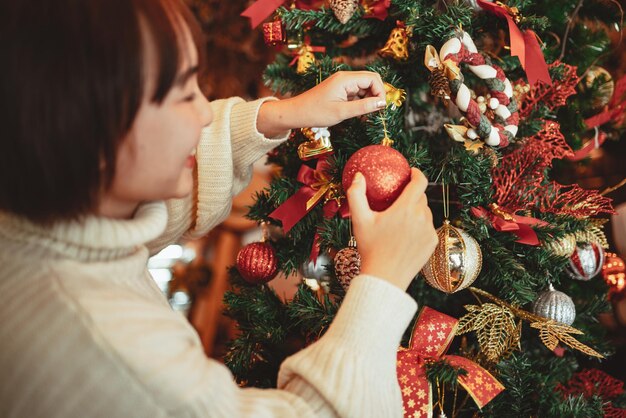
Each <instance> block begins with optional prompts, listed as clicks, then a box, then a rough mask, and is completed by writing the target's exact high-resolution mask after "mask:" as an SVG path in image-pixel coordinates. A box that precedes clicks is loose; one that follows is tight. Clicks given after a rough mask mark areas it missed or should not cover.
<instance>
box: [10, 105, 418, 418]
mask: <svg viewBox="0 0 626 418" xmlns="http://www.w3.org/2000/svg"><path fill="white" fill-rule="evenodd" d="M261 103H262V100H261V101H256V102H250V103H245V102H243V101H242V100H241V99H229V100H223V101H218V102H215V103H214V104H213V106H214V112H215V118H216V120H215V122H214V123H213V124H212V125H211V126H210V127H208V128H207V129H206V130H205V131H204V132H203V136H202V141H201V144H200V146H199V150H198V162H199V167H198V173H199V178H198V181H197V183H196V184H197V192H196V193H195V194H194V196H195V197H192V198H189V199H180V200H176V201H171V202H167V206H166V204H164V203H162V202H152V203H146V204H143V205H142V206H141V207H140V208H139V209H138V210H137V212H136V214H135V217H134V218H133V219H132V220H112V219H105V218H97V217H87V218H85V219H83V220H81V221H75V222H67V223H63V224H57V225H56V226H54V227H51V228H43V227H40V226H37V225H34V224H32V223H30V222H28V221H27V220H24V219H22V218H20V217H17V216H14V215H9V214H0V294H2V296H3V303H2V304H0V370H2V378H0V379H1V382H0V416H1V417H33V418H36V417H52V418H56V417H59V418H60V417H70V418H71V417H150V418H156V417H225V418H237V417H243V418H246V417H298V418H305V417H314V416H319V417H332V416H342V417H376V418H380V417H400V416H401V415H402V402H401V398H400V392H399V388H398V384H397V381H396V373H395V357H396V356H395V351H396V348H397V346H398V344H399V341H400V338H401V335H402V332H403V331H404V329H405V328H406V326H407V325H408V322H409V321H410V319H411V317H412V315H413V314H414V313H415V310H416V306H415V302H414V301H413V300H412V299H411V298H410V297H408V296H407V295H406V294H405V293H404V292H402V291H400V290H399V289H397V288H395V287H394V286H392V285H390V284H388V283H386V282H384V281H382V280H379V279H377V278H374V277H366V276H360V277H357V278H355V279H354V280H353V282H352V285H351V288H350V290H349V291H348V293H347V296H346V299H345V301H344V303H343V305H342V307H341V309H340V311H339V313H338V315H337V318H336V319H335V321H334V322H333V324H332V325H331V326H330V328H329V330H328V332H327V333H326V335H325V336H324V337H322V338H321V339H320V341H318V342H317V343H315V344H313V345H312V346H310V347H309V348H307V349H305V350H303V351H301V352H299V353H298V354H296V355H294V356H293V357H291V358H289V359H287V360H286V361H285V363H284V364H283V365H282V368H281V372H280V375H279V382H280V383H279V389H275V390H257V389H241V388H239V387H238V386H237V385H236V384H235V383H234V381H233V379H232V376H231V374H230V372H229V371H228V369H226V367H224V366H223V365H221V364H219V363H218V362H216V361H213V360H211V359H208V358H206V356H205V354H204V351H203V349H202V346H201V343H200V340H199V338H198V336H197V334H196V332H195V331H194V330H193V328H192V327H191V326H190V325H189V323H188V322H187V320H186V319H185V318H184V317H183V316H182V315H180V314H179V313H177V312H174V311H173V310H172V309H170V307H169V305H168V304H167V301H166V300H165V298H164V296H163V295H162V294H161V293H160V291H159V289H158V288H157V286H156V284H155V283H154V281H153V280H152V278H151V277H150V275H149V273H148V271H147V269H146V262H147V259H148V255H149V249H150V250H152V251H156V250H157V249H159V248H160V247H162V246H163V245H166V244H167V243H169V242H172V241H174V240H177V239H178V238H180V237H181V236H182V235H186V236H198V235H201V234H204V233H206V232H207V231H208V230H209V229H210V228H211V227H212V226H214V225H215V224H217V223H218V222H220V221H221V220H222V219H223V218H224V217H225V216H226V215H227V214H228V211H229V208H230V199H231V198H232V196H233V194H235V193H237V192H238V191H240V190H241V189H242V188H243V187H244V186H245V184H246V182H247V180H248V179H249V176H250V167H249V166H250V164H251V163H252V162H254V161H255V160H256V159H257V158H259V157H260V156H261V155H262V154H263V153H265V152H266V151H267V150H269V149H270V148H271V147H272V146H276V145H278V144H279V143H280V142H281V141H279V140H270V139H267V138H263V136H262V135H261V134H259V133H258V132H257V130H256V116H257V113H258V108H259V107H260V105H261ZM285 137H286V136H285ZM285 137H283V138H280V139H285ZM194 199H198V200H197V201H194ZM189 228H191V230H188V229H189ZM164 231H165V233H164Z"/></svg>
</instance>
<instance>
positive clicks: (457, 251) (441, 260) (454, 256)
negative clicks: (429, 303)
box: [422, 220, 483, 293]
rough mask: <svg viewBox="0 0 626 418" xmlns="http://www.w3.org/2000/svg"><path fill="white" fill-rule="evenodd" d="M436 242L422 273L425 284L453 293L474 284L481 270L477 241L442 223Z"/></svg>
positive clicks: (481, 258) (465, 233) (481, 259)
mask: <svg viewBox="0 0 626 418" xmlns="http://www.w3.org/2000/svg"><path fill="white" fill-rule="evenodd" d="M437 236H438V237H439V243H438V244H437V247H436V249H435V252H434V253H433V255H432V256H431V257H430V259H429V260H428V262H427V263H426V265H425V266H424V268H423V269H422V274H424V277H425V278H426V281H427V282H428V284H429V285H431V286H432V287H434V288H435V289H438V290H441V291H442V292H446V293H454V292H458V291H459V290H462V289H465V288H466V287H468V286H470V285H471V284H472V283H474V280H476V278H477V277H478V273H480V269H481V268H482V263H483V256H482V252H481V251H480V247H479V246H478V242H476V240H475V239H474V238H472V237H471V236H470V235H469V234H468V233H467V232H465V231H464V230H462V229H460V228H455V227H453V226H452V225H450V222H449V221H447V220H446V221H445V222H444V224H443V226H441V228H439V229H438V230H437Z"/></svg>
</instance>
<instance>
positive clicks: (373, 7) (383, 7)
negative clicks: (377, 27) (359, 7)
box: [363, 0, 391, 20]
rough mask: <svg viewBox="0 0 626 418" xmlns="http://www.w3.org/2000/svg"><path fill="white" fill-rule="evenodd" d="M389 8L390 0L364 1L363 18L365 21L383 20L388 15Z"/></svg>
mask: <svg viewBox="0 0 626 418" xmlns="http://www.w3.org/2000/svg"><path fill="white" fill-rule="evenodd" d="M389 6H391V0H375V1H366V2H365V3H364V4H363V8H364V10H365V15H364V16H363V17H364V18H366V19H378V20H385V19H387V15H388V14H389Z"/></svg>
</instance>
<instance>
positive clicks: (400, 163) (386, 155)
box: [341, 145, 411, 211]
mask: <svg viewBox="0 0 626 418" xmlns="http://www.w3.org/2000/svg"><path fill="white" fill-rule="evenodd" d="M357 172H360V173H361V174H363V177H365V182H366V184H367V201H368V202H369V204H370V208H371V209H372V210H377V211H382V210H385V209H387V208H388V207H389V206H391V204H392V203H393V202H394V201H395V200H396V199H397V198H398V196H400V193H402V190H403V189H404V186H406V185H407V184H408V183H409V181H410V180H411V167H409V163H408V161H407V160H406V158H404V155H402V154H401V153H400V152H398V151H396V150H395V149H393V148H391V147H388V146H384V145H369V146H367V147H364V148H361V149H360V150H358V151H357V152H355V153H354V154H352V156H351V157H350V159H349V160H348V162H347V163H346V166H345V167H344V169H343V176H342V180H341V182H342V184H343V189H344V190H348V188H349V187H350V185H351V184H352V179H354V175H355V174H356V173H357Z"/></svg>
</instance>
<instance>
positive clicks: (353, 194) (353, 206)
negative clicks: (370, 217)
mask: <svg viewBox="0 0 626 418" xmlns="http://www.w3.org/2000/svg"><path fill="white" fill-rule="evenodd" d="M366 190H367V185H366V184H365V177H363V174H361V173H356V174H355V175H354V178H353V179H352V184H351V185H350V188H349V189H348V191H347V193H346V194H347V196H348V203H349V204H350V216H351V217H352V219H353V220H354V221H355V222H359V220H361V219H363V218H364V217H365V216H367V214H369V213H370V212H371V209H370V205H369V203H368V202H367V195H366Z"/></svg>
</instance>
